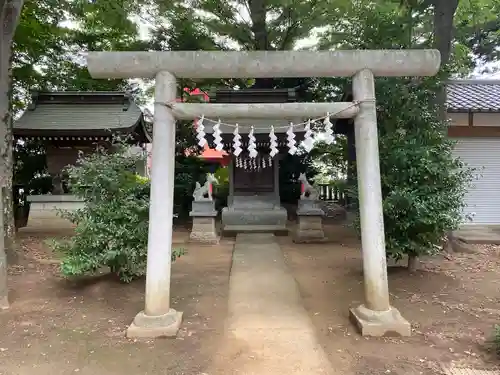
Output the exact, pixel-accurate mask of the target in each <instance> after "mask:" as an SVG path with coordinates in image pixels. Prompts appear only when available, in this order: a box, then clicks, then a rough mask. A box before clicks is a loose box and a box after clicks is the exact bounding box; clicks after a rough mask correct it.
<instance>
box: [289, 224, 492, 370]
mask: <svg viewBox="0 0 500 375" xmlns="http://www.w3.org/2000/svg"><path fill="white" fill-rule="evenodd" d="M327 233H328V234H329V236H330V238H331V239H332V240H331V242H330V243H327V244H322V245H316V246H303V245H295V244H293V243H292V242H291V241H290V239H289V238H281V239H280V241H281V245H282V246H281V248H282V250H283V251H284V253H285V258H286V259H287V263H288V265H289V266H290V267H291V269H292V272H293V274H294V276H295V278H296V280H297V281H298V283H299V288H300V292H301V295H302V298H303V300H304V304H305V306H306V308H307V309H308V311H309V314H310V316H311V318H312V320H313V322H314V324H315V326H316V329H317V331H318V333H319V335H320V338H321V342H322V344H323V347H324V348H325V350H326V352H327V353H329V355H330V359H331V361H332V363H334V364H335V365H338V366H342V365H344V368H345V369H352V370H353V372H354V373H356V374H359V375H362V374H372V375H377V374H389V373H390V374H397V375H413V374H426V375H427V374H441V371H439V369H440V366H441V364H445V365H449V364H453V363H456V364H464V365H470V366H471V367H479V368H491V367H495V365H499V364H500V361H499V360H498V358H496V357H495V356H493V355H492V353H491V352H490V351H489V350H488V349H489V348H488V345H487V343H486V341H487V340H488V339H489V338H490V335H491V333H492V332H493V326H494V325H495V324H499V323H500V304H499V302H500V299H499V292H498V291H499V290H500V248H495V247H483V248H481V252H480V253H479V254H475V255H464V256H453V257H447V258H445V257H443V256H440V257H436V258H434V259H432V260H426V261H424V262H423V264H422V270H421V271H419V272H418V273H417V274H415V275H409V274H408V273H407V272H406V270H405V269H401V268H391V269H390V271H389V282H390V292H391V299H392V303H393V304H394V306H396V307H397V308H398V309H399V310H400V311H401V313H402V314H403V316H404V317H405V318H406V319H408V320H409V321H410V322H411V323H412V326H413V328H414V330H413V336H412V337H410V338H404V339H402V338H382V339H377V338H362V337H360V336H359V335H358V334H357V332H356V330H355V329H354V327H353V326H352V324H351V323H350V322H349V319H348V307H349V305H350V306H356V305H358V304H360V303H362V301H363V281H362V280H363V279H362V262H361V254H360V247H359V243H358V241H357V239H356V238H355V237H354V236H353V235H352V234H351V233H350V232H347V231H346V230H345V229H342V228H341V227H330V228H327ZM351 363H354V366H353V367H352V366H351V365H350V364H351Z"/></svg>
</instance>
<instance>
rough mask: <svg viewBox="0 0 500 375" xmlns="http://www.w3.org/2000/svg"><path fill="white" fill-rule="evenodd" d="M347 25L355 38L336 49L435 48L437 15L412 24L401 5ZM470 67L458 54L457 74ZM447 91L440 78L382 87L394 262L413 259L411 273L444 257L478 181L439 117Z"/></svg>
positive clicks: (420, 16) (377, 8)
mask: <svg viewBox="0 0 500 375" xmlns="http://www.w3.org/2000/svg"><path fill="white" fill-rule="evenodd" d="M358 5H359V4H358ZM346 18H347V19H348V20H349V21H348V22H346V24H347V25H348V26H346V27H345V28H344V31H348V33H347V35H344V36H343V37H339V36H338V35H337V34H336V33H335V31H338V30H330V35H329V38H330V42H331V41H332V40H333V41H335V43H336V44H337V45H340V46H341V47H343V48H408V47H414V46H422V44H423V45H425V44H426V43H429V45H431V44H432V43H433V41H432V32H429V31H428V30H429V26H432V25H431V23H430V22H431V21H430V20H429V16H428V15H427V14H425V13H418V12H417V14H412V22H413V23H409V21H408V14H407V13H406V12H405V11H404V9H401V8H400V7H399V4H396V3H392V4H390V3H387V2H385V3H382V2H381V3H372V4H371V5H370V6H367V7H361V5H359V7H356V6H354V5H353V8H352V9H351V11H350V12H348V13H347V14H346ZM430 30H432V27H431V28H430ZM323 42H325V41H323ZM326 42H327V43H328V41H326ZM467 64H468V60H467V59H465V58H464V57H463V56H462V55H461V54H457V53H452V54H451V60H450V64H449V66H450V67H452V68H454V69H458V68H460V69H462V68H463V67H467ZM442 85H443V82H442V81H441V80H440V77H432V78H427V79H407V78H401V79H395V78H391V79H389V78H378V79H377V80H376V92H377V104H378V108H379V113H378V123H379V147H380V168H381V179H382V181H381V182H382V195H383V209H384V223H385V229H386V250H387V256H388V257H392V258H395V259H397V260H399V259H401V258H402V257H403V256H404V255H407V256H408V259H409V261H408V268H409V269H410V270H414V269H415V267H416V265H417V258H418V256H420V255H423V254H434V253H435V252H436V251H438V250H439V247H438V246H439V245H441V243H442V239H443V237H444V236H445V234H446V233H447V231H449V230H451V229H454V228H456V227H457V225H458V224H459V223H460V221H461V214H462V208H463V197H464V194H465V192H466V189H467V187H468V182H469V181H470V178H471V171H470V170H469V169H467V168H466V167H465V166H464V165H463V164H462V163H461V162H460V161H459V160H458V159H456V158H455V157H454V156H453V154H452V148H453V142H452V141H451V140H450V139H448V137H447V135H446V127H447V124H446V122H445V121H442V120H440V119H439V118H438V116H437V114H438V109H439V104H438V102H437V101H436V96H437V93H438V92H439V90H438V89H439V88H440V87H442Z"/></svg>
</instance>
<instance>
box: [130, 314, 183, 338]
mask: <svg viewBox="0 0 500 375" xmlns="http://www.w3.org/2000/svg"><path fill="white" fill-rule="evenodd" d="M181 322H182V312H180V311H175V310H174V309H170V311H169V312H168V313H166V314H164V315H160V316H149V315H146V314H145V313H144V311H141V312H140V313H139V314H137V315H136V317H135V318H134V321H133V322H132V324H131V325H130V327H128V329H127V337H128V338H157V337H176V336H177V332H178V331H179V328H180V326H181Z"/></svg>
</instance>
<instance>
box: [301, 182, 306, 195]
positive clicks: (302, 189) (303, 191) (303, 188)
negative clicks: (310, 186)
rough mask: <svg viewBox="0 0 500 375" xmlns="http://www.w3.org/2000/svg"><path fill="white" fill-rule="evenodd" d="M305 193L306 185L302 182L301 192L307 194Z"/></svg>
mask: <svg viewBox="0 0 500 375" xmlns="http://www.w3.org/2000/svg"><path fill="white" fill-rule="evenodd" d="M305 191H306V187H305V185H304V183H303V182H301V183H300V192H301V193H302V194H304V193H305Z"/></svg>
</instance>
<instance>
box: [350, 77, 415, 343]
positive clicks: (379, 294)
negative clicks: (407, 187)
mask: <svg viewBox="0 0 500 375" xmlns="http://www.w3.org/2000/svg"><path fill="white" fill-rule="evenodd" d="M353 96H354V98H353V99H354V100H355V101H359V102H360V111H359V114H358V115H357V116H356V118H355V120H354V131H355V138H356V165H357V175H358V192H359V206H360V208H359V209H360V215H361V246H362V252H363V275H364V287H365V304H364V305H361V306H359V307H357V308H354V309H351V318H352V319H353V320H354V322H355V323H356V324H357V326H358V327H359V328H360V330H361V333H362V334H363V335H367V336H384V335H386V334H394V333H397V334H400V335H403V336H408V335H410V333H411V327H410V324H409V323H408V322H407V321H406V320H405V319H404V318H403V317H402V316H401V314H400V313H399V312H398V310H396V309H395V308H393V307H391V305H390V303H389V288H388V283H387V263H386V253H385V233H384V218H383V211H382V188H381V183H380V164H379V149H378V133H377V112H376V103H375V82H374V76H373V73H372V72H371V71H370V70H368V69H364V70H361V71H360V72H358V73H357V74H356V75H355V76H354V77H353Z"/></svg>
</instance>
